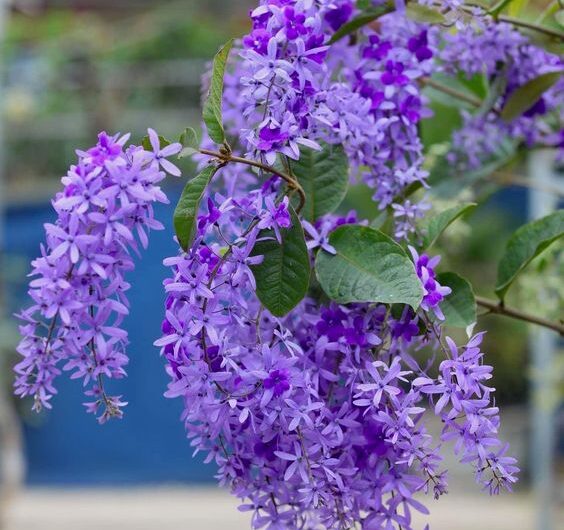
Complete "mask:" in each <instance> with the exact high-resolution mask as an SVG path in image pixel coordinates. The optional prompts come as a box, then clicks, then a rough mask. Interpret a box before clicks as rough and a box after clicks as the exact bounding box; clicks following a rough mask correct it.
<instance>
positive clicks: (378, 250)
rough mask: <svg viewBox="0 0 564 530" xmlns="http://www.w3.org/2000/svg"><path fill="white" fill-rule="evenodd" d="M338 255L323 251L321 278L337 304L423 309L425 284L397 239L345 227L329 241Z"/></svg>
mask: <svg viewBox="0 0 564 530" xmlns="http://www.w3.org/2000/svg"><path fill="white" fill-rule="evenodd" d="M329 241H330V243H331V245H333V247H334V248H335V250H336V251H337V254H336V255H332V254H329V253H328V252H325V251H321V252H319V253H318V255H317V260H316V264H315V268H316V273H317V278H318V279H319V283H320V284H321V287H322V288H323V290H324V291H325V293H326V294H327V295H328V296H329V297H330V298H331V299H333V300H335V301H337V302H339V303H341V304H348V303H350V302H379V303H384V304H395V303H397V304H408V305H410V306H411V307H413V308H414V309H416V308H417V307H419V304H420V303H421V300H422V298H423V289H422V287H421V282H420V281H419V278H418V277H417V273H416V272H415V267H414V265H413V263H412V262H411V260H410V259H409V258H408V256H407V254H406V253H405V251H404V250H403V249H402V247H400V246H399V245H398V244H397V243H396V242H395V241H394V240H393V239H391V238H389V237H388V236H386V235H385V234H383V233H382V232H379V231H378V230H374V229H373V228H369V227H366V226H359V225H344V226H341V227H339V228H337V230H335V231H334V232H333V233H332V234H331V237H330V239H329Z"/></svg>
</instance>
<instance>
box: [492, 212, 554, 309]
mask: <svg viewBox="0 0 564 530" xmlns="http://www.w3.org/2000/svg"><path fill="white" fill-rule="evenodd" d="M563 235H564V210H559V211H558V212H555V213H553V214H551V215H548V216H546V217H543V218H542V219H538V220H537V221H533V222H532V223H529V224H526V225H525V226H522V227H521V228H519V229H518V230H517V231H516V232H515V233H514V234H513V235H512V236H511V238H510V239H509V241H508V243H507V247H506V249H505V254H504V255H503V257H502V258H501V261H500V262H499V266H498V270H497V285H496V288H495V292H496V294H497V296H498V297H499V298H500V300H503V299H504V297H505V294H506V293H507V291H508V289H509V288H510V287H511V284H512V283H513V281H514V280H515V278H516V277H517V275H518V274H519V273H520V272H521V271H522V270H523V269H524V268H525V267H526V266H527V265H528V264H529V263H530V262H531V261H532V260H533V259H534V258H536V257H537V256H538V255H539V254H540V253H541V252H543V251H544V250H546V248H548V247H549V246H550V245H551V244H552V243H554V242H555V241H556V240H557V239H559V238H560V237H562V236H563Z"/></svg>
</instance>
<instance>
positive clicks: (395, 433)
mask: <svg viewBox="0 0 564 530" xmlns="http://www.w3.org/2000/svg"><path fill="white" fill-rule="evenodd" d="M278 193H279V186H278V184H277V183H276V182H274V181H268V182H267V183H266V184H265V185H263V186H262V187H260V188H257V189H254V188H251V189H250V190H247V191H245V190H244V189H240V190H238V191H237V192H236V193H235V195H234V196H233V197H230V198H228V199H225V198H223V197H222V196H220V195H216V196H215V197H214V198H213V199H211V198H210V199H208V201H207V212H205V211H204V212H202V213H201V214H200V216H199V223H198V233H197V235H196V240H195V242H194V245H193V246H192V248H191V249H190V250H189V251H188V252H187V253H182V254H180V255H179V256H174V257H172V258H168V259H167V260H165V264H166V265H167V266H169V267H171V270H172V276H171V277H170V278H169V279H167V280H166V281H165V290H166V292H167V299H166V316H165V320H164V321H163V328H162V330H163V336H162V337H161V338H160V339H158V340H157V341H156V342H155V344H156V345H157V346H158V347H160V348H161V354H162V356H163V357H164V358H165V359H166V365H167V373H168V375H169V376H170V379H171V381H170V384H169V387H168V390H167V392H166V395H167V397H170V398H181V399H182V400H183V402H184V412H183V415H182V418H183V421H184V424H185V427H186V430H187V433H188V438H189V439H190V440H191V444H192V446H193V447H194V451H195V452H196V453H197V452H204V453H206V455H207V456H206V461H207V462H210V461H215V463H216V465H217V466H218V479H219V481H220V483H221V484H222V485H225V486H228V487H230V488H231V490H232V491H233V493H234V494H235V495H237V496H238V497H240V498H241V499H244V504H243V505H242V507H241V509H242V510H249V511H252V512H253V518H252V521H253V528H263V527H268V528H314V527H317V526H323V527H324V528H334V529H344V528H350V527H352V526H354V525H362V527H363V528H381V527H382V525H384V526H385V525H388V526H390V525H391V526H390V528H392V527H395V526H401V527H402V528H404V529H410V528H411V518H412V512H413V511H414V510H415V511H420V512H423V513H427V509H426V508H425V507H424V506H423V505H422V504H421V502H420V501H419V500H418V498H417V497H418V493H420V492H425V493H431V494H433V495H434V496H435V497H438V496H440V495H442V494H443V493H445V492H446V490H447V483H446V472H445V471H444V470H443V469H441V468H440V464H441V460H442V458H441V455H440V448H441V444H440V443H436V442H435V443H434V442H433V439H432V437H431V436H430V434H429V433H428V431H427V428H426V426H425V419H424V414H423V413H424V411H425V407H424V405H425V402H426V400H427V398H428V395H430V394H431V389H430V388H431V387H430V385H431V382H427V384H425V385H421V384H420V383H421V377H424V376H425V373H426V371H424V370H422V369H421V368H420V367H419V364H418V362H417V361H416V360H415V358H414V357H413V356H412V354H411V353H410V351H413V350H414V349H415V350H417V349H419V348H420V347H422V346H424V345H426V344H429V343H432V342H433V340H434V339H432V338H431V337H430V336H428V335H427V334H426V333H425V332H424V330H423V329H422V328H421V327H420V326H419V319H420V317H419V315H415V314H414V313H413V311H412V310H411V309H409V308H406V309H405V310H404V311H403V312H402V314H401V315H400V316H398V317H397V318H394V317H392V316H391V315H390V312H389V309H388V308H386V307H385V306H383V305H369V304H354V305H349V306H339V305H336V304H331V305H329V306H325V307H324V306H320V305H319V302H318V301H316V300H314V299H312V298H306V299H305V300H304V301H303V302H302V303H301V304H300V305H299V306H298V307H297V308H296V309H295V310H294V311H292V312H291V313H290V314H289V315H288V316H287V317H285V318H283V319H279V318H276V317H274V316H273V315H271V314H270V313H269V312H268V310H266V309H265V308H264V307H263V306H262V305H261V303H260V301H259V300H258V298H257V297H256V294H255V293H254V291H255V289H256V286H255V280H254V276H253V265H256V264H258V263H260V262H261V260H262V256H260V255H256V254H255V253H254V252H253V248H254V245H255V243H256V241H257V240H260V239H261V238H262V237H279V236H277V234H278V233H279V232H277V230H281V229H283V228H285V227H287V226H288V224H289V222H290V217H289V215H288V210H287V208H288V202H287V200H280V199H278V200H276V199H275V197H276V196H278ZM356 222H358V221H357V219H356V216H355V215H354V214H349V215H348V216H346V217H335V216H332V215H328V216H325V217H323V218H322V219H320V220H319V221H318V222H316V223H315V224H310V223H307V222H304V227H305V230H306V233H307V241H308V247H309V249H310V252H311V253H312V255H313V253H315V252H317V251H326V252H330V253H334V252H335V249H334V248H333V247H332V246H331V245H330V244H329V242H328V235H329V234H330V232H332V231H333V230H334V229H335V228H336V227H337V226H341V225H343V224H347V223H356ZM266 229H270V230H271V232H270V234H271V235H265V234H266V233H265V232H264V230H266ZM320 249H322V250H320ZM415 260H416V264H417V270H418V273H419V276H420V277H421V278H422V281H423V283H424V284H425V290H426V296H425V302H424V303H425V309H424V311H425V312H426V311H434V312H435V314H437V315H441V313H440V307H439V304H440V302H441V301H442V299H443V297H444V296H446V295H447V294H448V289H447V288H444V287H441V286H440V285H439V284H438V283H437V282H436V280H435V271H434V267H435V266H436V265H437V264H438V259H436V258H433V259H430V258H429V257H428V256H426V255H423V256H420V257H419V256H415ZM416 382H417V384H416ZM480 410H481V409H480ZM480 410H478V409H476V414H478V415H479V414H481V413H482V412H481V411H480ZM484 414H486V413H484ZM457 421H458V419H457ZM480 432H481V431H480ZM474 434H475V433H474ZM488 435H489V436H493V433H491V432H490V433H489V434H488ZM446 438H447V435H446V434H445V439H446ZM474 439H475V440H479V437H478V435H476V436H475V437H474ZM492 440H493V438H492ZM486 442H487V441H484V442H483V443H486ZM468 443H470V442H468ZM469 454H470V453H465V454H464V455H463V458H464V459H465V460H466V459H467V458H469ZM488 458H490V457H488ZM500 458H504V457H500ZM501 462H502V461H501V460H500V464H499V466H498V467H496V468H495V472H496V474H497V475H498V476H499V477H502V481H504V482H503V483H502V485H506V484H509V483H510V482H511V481H512V480H513V475H512V474H511V473H513V471H514V469H513V468H512V467H507V465H508V464H507V461H505V460H503V462H504V463H501ZM504 466H506V467H504ZM506 471H507V473H506ZM484 477H485V473H482V474H481V475H480V477H479V478H480V479H481V480H482V481H484V480H485V478H484ZM394 525H395V526H394Z"/></svg>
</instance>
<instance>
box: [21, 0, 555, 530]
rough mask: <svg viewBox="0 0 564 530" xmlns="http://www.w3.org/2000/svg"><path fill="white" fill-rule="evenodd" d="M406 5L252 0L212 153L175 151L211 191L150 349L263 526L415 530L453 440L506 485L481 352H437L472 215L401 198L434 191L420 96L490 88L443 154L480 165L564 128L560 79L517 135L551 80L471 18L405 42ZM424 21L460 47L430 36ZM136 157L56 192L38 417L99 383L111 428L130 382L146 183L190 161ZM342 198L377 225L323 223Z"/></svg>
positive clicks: (184, 229)
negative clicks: (457, 251) (115, 392)
mask: <svg viewBox="0 0 564 530" xmlns="http://www.w3.org/2000/svg"><path fill="white" fill-rule="evenodd" d="M414 4H415V3H410V4H409V5H407V7H406V6H405V5H404V3H403V2H398V6H397V8H395V7H394V5H392V4H389V3H386V2H381V1H379V0H376V1H373V2H366V1H362V2H361V1H358V2H356V1H353V0H260V2H259V5H258V7H257V8H256V9H254V10H253V11H251V13H250V18H251V22H252V29H251V31H250V33H249V34H248V35H246V36H245V37H244V38H243V39H242V40H241V41H238V42H236V43H235V46H234V48H235V49H234V52H233V53H232V54H231V57H229V52H230V50H231V43H229V44H228V45H226V46H225V47H224V48H222V49H221V50H220V52H219V53H218V55H217V57H216V60H215V61H214V66H213V69H212V73H211V76H209V77H208V78H207V80H206V82H207V84H208V85H210V88H209V91H208V94H207V96H206V98H205V101H204V122H205V125H206V127H207V130H208V133H209V137H205V138H204V140H203V141H202V142H201V145H198V146H196V145H193V142H188V141H187V138H188V137H189V136H190V135H189V134H188V132H189V131H186V132H185V134H184V135H183V141H186V143H191V145H185V146H184V147H186V149H187V150H188V149H192V150H195V151H196V153H197V157H196V159H197V161H198V164H199V168H200V170H201V171H200V173H199V174H198V176H197V177H195V178H194V179H192V180H191V181H189V182H188V183H187V184H186V187H185V190H184V192H183V194H182V197H181V199H180V201H179V203H178V206H177V208H176V211H175V214H174V222H175V230H176V235H177V242H178V244H179V246H180V247H181V248H180V249H179V252H178V253H177V255H175V256H172V257H169V258H167V259H165V261H164V264H165V266H167V267H168V268H169V270H170V276H169V278H168V279H167V280H165V282H164V290H165V293H166V301H165V310H164V319H163V323H162V336H161V337H160V338H158V339H157V340H156V341H155V345H156V346H157V347H158V348H160V351H161V355H162V357H163V359H164V362H165V364H166V371H167V374H168V376H169V378H170V382H169V385H168V389H167V391H166V394H165V395H166V396H167V397H169V398H179V399H181V400H182V402H183V405H184V410H183V414H182V421H183V422H184V424H185V427H186V431H187V435H188V438H189V439H190V440H191V445H192V447H193V448H194V452H195V453H198V452H203V453H205V455H206V462H212V461H213V462H215V463H216V464H217V466H218V473H217V477H218V479H219V481H220V483H221V484H222V485H225V486H227V487H229V488H230V489H231V491H232V492H233V493H234V494H235V495H237V496H238V497H240V498H241V499H242V500H243V504H242V507H241V509H243V510H247V511H251V512H252V525H253V528H257V529H258V528H270V529H283V528H296V529H298V528H299V529H311V530H313V529H316V528H328V529H335V530H345V529H350V528H362V529H366V530H372V529H374V530H376V529H378V530H380V529H386V530H393V529H403V530H410V529H411V528H412V527H413V524H412V514H413V512H414V511H418V512H423V513H427V509H426V507H425V506H424V505H423V504H422V503H421V500H420V499H421V494H432V495H433V496H434V497H436V498H438V497H439V496H441V495H442V494H443V493H445V492H446V491H447V472H446V470H445V469H444V468H443V467H442V454H443V451H445V450H446V449H447V447H445V446H447V445H448V443H449V442H454V450H455V453H456V454H457V455H459V456H460V459H461V461H462V462H464V463H467V464H469V465H470V466H472V468H473V470H474V474H475V477H476V480H477V482H478V483H479V484H480V485H482V486H483V487H484V489H486V490H488V491H489V492H490V493H492V494H496V493H499V492H500V490H502V489H508V490H510V489H511V487H512V485H513V484H514V483H515V481H516V476H517V473H518V468H517V466H516V461H515V459H514V458H512V457H511V456H508V447H507V445H505V444H503V443H502V442H501V441H500V440H499V437H498V435H499V433H498V431H499V427H500V419H499V411H498V409H497V407H496V406H495V403H494V399H493V395H494V389H493V388H492V387H490V386H489V381H490V379H491V377H492V368H491V367H490V366H488V365H487V364H485V362H484V354H483V352H482V351H481V348H480V346H481V342H482V338H483V334H481V333H478V334H476V335H473V336H472V333H469V339H468V341H467V342H466V343H465V344H463V345H457V344H456V343H455V342H454V340H453V339H452V338H450V336H447V332H446V326H451V325H452V326H455V327H460V328H465V329H466V330H467V331H468V332H469V331H470V330H472V329H473V327H474V324H475V320H476V303H475V299H474V295H473V293H472V289H471V288H470V286H469V285H468V283H467V282H466V281H465V280H464V279H463V278H460V277H459V276H457V275H455V274H454V275H453V274H452V273H450V274H447V275H446V276H443V275H441V274H440V273H439V271H438V270H437V269H438V266H439V263H440V257H439V256H431V255H430V254H429V252H428V250H427V248H428V247H429V246H430V245H432V244H433V242H434V241H435V240H436V239H437V238H438V237H439V235H440V233H441V232H442V230H444V229H445V227H446V226H448V225H449V224H450V223H451V222H453V221H454V220H455V219H456V218H457V217H458V216H460V215H462V214H463V213H464V212H465V211H466V210H467V209H468V208H471V207H473V205H462V207H460V208H454V211H453V210H452V209H449V210H447V211H445V212H441V214H440V215H439V216H438V217H437V218H433V219H431V220H430V222H427V221H429V220H428V219H426V220H425V222H424V221H423V218H424V217H426V216H427V213H426V212H427V210H428V209H429V205H428V203H427V200H426V199H425V198H421V196H419V197H418V198H416V197H415V196H413V192H414V190H415V191H416V190H418V189H420V188H423V189H428V188H429V178H428V177H429V175H428V173H427V171H426V170H425V169H424V162H426V161H425V156H424V146H423V142H422V139H421V130H420V129H421V121H422V120H423V119H424V118H428V117H430V116H431V115H432V113H431V112H430V110H429V101H428V100H427V97H426V92H425V91H424V89H425V87H426V86H427V85H428V84H431V86H433V87H434V88H435V89H438V88H440V84H437V83H436V82H435V80H434V79H433V75H434V74H440V75H441V76H443V77H444V76H446V77H447V78H450V79H451V81H452V79H454V78H455V77H456V76H458V75H459V74H460V73H462V74H463V75H467V76H475V75H483V76H484V78H485V79H486V81H487V84H488V87H489V89H490V90H491V91H494V92H493V94H494V96H496V97H491V98H490V99H491V100H492V101H493V103H492V101H489V103H491V105H490V106H489V107H487V105H486V103H487V102H483V103H484V108H485V112H479V113H478V114H474V115H470V114H468V116H467V118H466V122H465V126H464V128H463V129H462V130H461V131H458V132H457V133H455V136H454V139H453V146H454V149H453V151H452V153H451V154H450V158H449V160H450V163H452V164H454V165H455V167H468V166H470V167H473V166H475V165H479V164H481V163H482V162H483V160H484V154H485V153H487V152H488V151H487V150H488V149H491V148H492V146H493V145H494V144H496V142H498V141H499V137H500V136H502V135H506V136H507V135H513V136H515V137H518V138H519V139H524V140H526V141H527V142H529V143H532V142H534V143H550V142H552V143H558V141H560V140H555V137H554V131H553V130H552V129H550V123H549V120H547V119H545V114H546V113H547V112H548V110H551V111H552V110H555V111H557V112H561V111H562V109H561V106H559V105H558V104H559V95H560V92H561V90H562V86H561V81H558V80H556V82H555V83H553V84H552V85H551V88H550V89H549V90H547V91H544V93H543V95H542V98H541V99H539V100H538V101H535V102H534V107H531V108H528V109H522V110H523V112H521V113H520V114H519V113H518V114H519V116H518V117H517V118H516V119H514V120H505V121H503V120H502V115H503V113H504V112H506V110H505V106H506V105H507V104H508V102H509V101H510V100H511V98H512V95H513V94H514V93H515V91H518V90H521V89H522V87H523V86H524V85H526V84H527V83H528V82H529V81H530V80H534V79H535V78H537V77H538V76H539V75H543V74H553V73H555V72H558V71H559V69H561V67H562V63H561V61H560V59H557V58H555V57H554V56H552V55H551V54H549V53H546V52H543V51H540V50H539V49H537V48H534V47H532V46H531V45H530V44H529V43H528V41H527V39H525V38H524V37H523V36H521V34H519V33H517V32H516V31H515V30H513V29H511V28H509V27H508V26H507V25H504V24H498V23H497V22H495V21H494V20H493V19H492V18H491V17H490V16H489V15H487V14H486V13H485V12H484V11H483V10H481V9H478V8H476V9H474V8H471V9H466V8H465V6H464V4H463V3H462V2H458V1H448V2H442V3H438V4H439V5H436V4H437V3H436V2H427V1H426V0H425V1H422V2H420V3H417V4H416V10H415V12H416V13H417V11H418V10H423V13H424V14H425V16H423V17H422V19H420V20H419V21H414V20H413V13H412V14H411V15H410V16H406V13H407V11H406V10H408V11H409V10H410V9H411V10H413V8H414ZM431 15H432V16H431ZM359 16H360V19H359V18H358V17H359ZM430 16H431V18H433V16H434V17H437V16H438V17H439V20H444V21H445V22H444V23H445V25H454V26H455V27H456V28H457V29H458V31H457V32H456V33H453V34H452V35H451V34H447V35H443V32H441V31H440V29H439V28H437V27H432V26H431V25H430V24H428V23H426V19H428V18H429V17H430ZM359 20H360V22H359ZM366 21H368V22H366ZM490 54H491V55H490ZM523 65H526V68H525V69H523ZM500 78H503V80H505V82H506V83H505V85H503V84H500V82H499V81H498V79H500ZM437 87H438V88H437ZM500 87H501V88H500ZM443 89H444V90H445V91H446V92H447V93H449V94H450V95H451V96H452V95H453V94H454V95H456V90H454V89H453V88H452V87H446V88H444V87H443ZM495 90H499V94H498V93H497V92H495ZM463 96H464V94H463ZM494 100H495V101H494ZM471 101H473V100H472V99H471ZM466 102H468V96H466ZM486 107H487V108H486ZM476 124H477V125H476ZM478 129H480V131H481V132H480V134H481V135H482V138H481V139H477V138H476V134H477V133H476V131H477V130H478ZM192 136H193V135H192ZM149 140H150V142H151V146H152V152H150V151H147V150H145V149H143V148H141V147H128V148H127V149H125V148H124V145H125V141H126V138H125V137H124V138H118V137H113V138H109V137H108V136H106V135H104V134H103V135H101V136H100V141H99V144H98V146H97V147H95V148H93V149H91V150H90V151H87V152H79V156H80V162H79V164H78V165H77V166H76V167H74V166H73V168H71V171H70V172H69V175H68V176H67V177H65V178H64V179H63V183H64V185H65V189H64V191H63V192H62V193H61V194H59V195H58V196H57V197H56V199H55V201H54V206H55V208H56V210H57V213H58V216H59V219H58V221H57V224H56V225H47V226H46V232H47V246H46V247H45V248H44V249H43V250H42V257H41V258H39V259H38V260H36V261H35V262H34V271H33V274H34V275H35V276H37V278H36V279H34V280H33V281H32V283H31V289H30V294H31V296H32V298H33V299H34V305H33V306H32V307H31V308H30V309H29V310H26V311H24V312H23V313H22V315H21V318H22V319H23V320H24V325H23V326H22V334H23V335H24V339H23V341H22V343H21V344H20V348H19V351H20V353H21V354H22V355H23V356H24V359H23V360H22V361H21V362H20V363H19V364H18V366H17V367H16V372H17V374H18V378H17V382H16V392H17V393H18V394H19V395H22V396H28V395H32V396H34V397H35V402H36V408H39V407H40V406H49V399H50V397H51V396H52V395H53V393H54V392H55V390H54V387H53V380H54V378H55V377H56V376H57V375H58V374H59V372H60V370H61V368H62V369H64V370H70V371H72V377H78V378H82V379H83V380H84V382H85V384H86V385H87V386H88V390H87V394H88V395H89V396H92V401H91V402H89V403H88V404H87V408H88V410H90V411H92V412H98V411H99V409H100V408H101V409H102V414H101V419H102V420H105V419H107V418H108V417H110V416H120V415H121V412H120V407H121V406H122V405H123V403H122V401H121V396H108V395H106V393H105V390H104V388H103V386H102V379H103V377H112V378H117V377H121V376H123V375H124V373H125V372H124V366H125V364H126V363H127V357H126V355H125V346H126V343H127V335H126V333H125V332H124V331H123V329H122V328H121V327H120V325H121V322H122V320H123V318H124V316H125V315H126V314H127V300H126V299H125V291H126V290H127V289H128V287H129V285H128V284H127V283H126V282H125V280H124V273H125V271H127V270H130V269H131V268H132V266H133V265H132V261H131V259H130V257H129V254H130V251H131V250H136V249H137V241H140V242H141V244H142V245H143V246H146V244H147V235H146V232H147V231H148V229H158V228H160V225H159V223H158V222H157V221H156V220H155V219H154V217H153V213H152V209H151V204H152V203H153V202H155V201H166V197H165V196H164V194H163V193H162V191H161V190H160V189H159V188H158V186H157V184H158V183H159V182H160V181H161V180H162V179H163V178H164V172H168V173H170V174H173V175H177V174H179V171H178V169H177V168H176V167H175V166H174V165H172V163H171V162H169V161H168V160H167V157H169V156H171V155H174V154H176V153H178V152H179V151H180V149H181V148H182V146H181V145H179V144H171V145H168V146H167V147H162V145H161V144H163V145H164V143H163V142H161V140H160V139H159V137H157V135H156V133H154V132H153V131H149ZM488 144H490V145H488ZM186 152H188V151H185V152H184V153H186ZM235 153H240V154H241V156H239V155H236V154H235ZM349 180H353V181H355V182H364V183H365V184H367V185H368V186H369V187H370V188H371V190H372V191H371V192H370V193H371V194H372V198H373V200H374V203H375V204H376V206H377V208H378V209H379V211H380V215H379V216H378V217H376V218H375V219H373V220H371V221H369V220H366V219H359V218H358V216H357V214H356V213H355V212H354V211H353V212H350V213H349V214H347V215H340V214H337V213H335V211H336V210H337V209H338V207H339V205H340V204H341V203H342V201H343V198H344V196H345V194H346V191H347V186H348V184H349ZM557 221H558V220H557ZM550 223H551V224H550V226H549V230H547V233H548V232H550V233H551V234H552V233H553V232H552V231H553V230H554V225H553V224H552V220H551V221H550ZM538 232H541V231H537V233H538ZM135 233H137V237H135V235H134V234H135ZM543 244H544V243H543ZM506 288H507V286H506V285H501V287H500V288H499V289H498V290H497V291H498V294H499V293H503V292H505V291H504V289H506ZM502 296H503V294H501V297H502ZM451 297H456V302H453V303H452V304H449V303H450V302H451V300H452V298H451ZM500 299H502V298H500ZM453 304H456V308H455V309H454V310H453V309H452V305H453ZM461 305H463V306H464V307H462V309H461ZM494 307H496V306H495V305H494ZM497 310H498V311H502V310H503V306H497ZM453 313H455V314H454V317H453ZM552 329H560V328H559V327H558V325H553V326H552ZM433 412H434V414H435V415H437V416H438V417H439V418H440V420H441V421H442V423H443V425H444V428H443V431H442V433H441V435H440V436H438V437H437V438H436V439H434V438H433V437H432V436H431V434H430V433H429V429H428V427H427V422H428V416H429V415H430V414H432V413H433Z"/></svg>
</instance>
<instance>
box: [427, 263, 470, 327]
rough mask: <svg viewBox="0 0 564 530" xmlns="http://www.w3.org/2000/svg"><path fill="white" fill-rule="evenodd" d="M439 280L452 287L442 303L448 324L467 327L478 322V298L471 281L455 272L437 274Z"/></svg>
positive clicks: (442, 283)
mask: <svg viewBox="0 0 564 530" xmlns="http://www.w3.org/2000/svg"><path fill="white" fill-rule="evenodd" d="M437 281H438V282H439V283H440V284H441V285H444V286H446V287H450V288H451V289H452V293H451V294H450V295H449V296H447V297H446V298H445V299H444V301H443V302H442V304H441V309H442V311H443V313H444V315H445V319H446V320H445V323H446V325H447V326H453V327H458V328H467V327H468V326H471V325H472V324H474V323H475V322H476V318H477V316H476V299H475V297H474V291H473V290H472V286H471V285H470V283H469V282H468V281H467V280H465V279H464V278H462V276H459V275H458V274H455V273H454V272H443V273H441V274H438V275H437Z"/></svg>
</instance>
